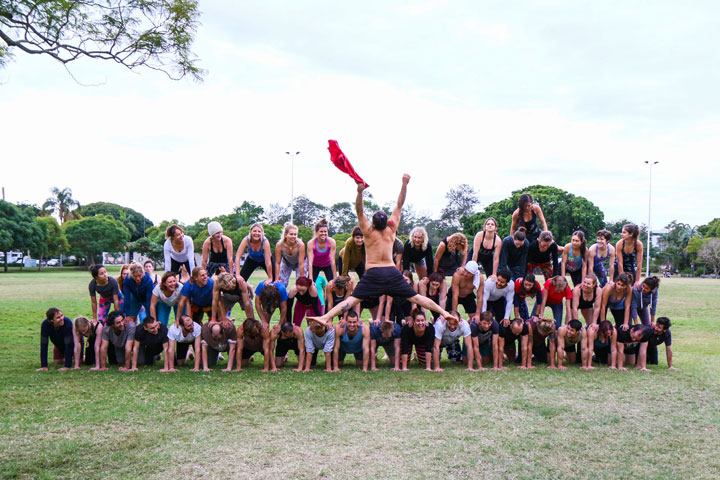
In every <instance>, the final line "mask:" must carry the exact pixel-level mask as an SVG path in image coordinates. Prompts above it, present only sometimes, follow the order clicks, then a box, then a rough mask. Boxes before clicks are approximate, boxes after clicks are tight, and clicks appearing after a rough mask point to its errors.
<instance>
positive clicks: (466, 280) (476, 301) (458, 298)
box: [445, 260, 485, 322]
mask: <svg viewBox="0 0 720 480" xmlns="http://www.w3.org/2000/svg"><path fill="white" fill-rule="evenodd" d="M484 286H485V281H484V280H483V278H482V275H480V268H479V267H478V264H477V262H473V261H472V260H470V261H469V262H467V263H466V264H465V266H464V267H460V268H458V269H457V270H455V273H454V274H453V276H452V284H451V285H450V290H448V297H447V303H446V304H445V309H449V310H450V311H451V312H457V309H458V304H459V305H462V306H463V308H465V315H467V316H468V317H470V321H471V322H472V321H477V319H478V318H479V315H480V311H481V310H480V309H481V308H482V303H483V288H484ZM475 290H477V296H475Z"/></svg>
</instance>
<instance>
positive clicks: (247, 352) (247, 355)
mask: <svg viewBox="0 0 720 480" xmlns="http://www.w3.org/2000/svg"><path fill="white" fill-rule="evenodd" d="M256 353H261V354H262V353H264V352H263V349H262V347H260V349H258V350H254V349H252V348H243V351H242V359H243V360H247V359H249V358H250V357H252V356H253V355H254V354H256Z"/></svg>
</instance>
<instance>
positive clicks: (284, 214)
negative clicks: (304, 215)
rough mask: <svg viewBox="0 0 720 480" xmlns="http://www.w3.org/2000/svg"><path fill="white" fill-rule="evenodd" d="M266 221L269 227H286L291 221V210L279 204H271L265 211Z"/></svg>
mask: <svg viewBox="0 0 720 480" xmlns="http://www.w3.org/2000/svg"><path fill="white" fill-rule="evenodd" d="M264 220H265V222H267V224H268V225H284V224H285V222H289V221H290V209H289V208H288V207H287V206H286V205H285V206H283V205H280V204H279V203H271V204H270V206H269V207H268V209H267V210H266V211H265V215H264Z"/></svg>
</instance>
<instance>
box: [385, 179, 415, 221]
mask: <svg viewBox="0 0 720 480" xmlns="http://www.w3.org/2000/svg"><path fill="white" fill-rule="evenodd" d="M409 181H410V175H408V174H407V173H406V174H405V175H403V178H402V188H401V189H400V195H398V199H397V205H395V210H393V212H392V215H391V216H390V221H391V222H393V223H392V227H393V229H394V230H397V227H398V225H400V215H401V214H402V207H403V205H404V204H405V195H407V184H408V182H409ZM388 224H390V222H388Z"/></svg>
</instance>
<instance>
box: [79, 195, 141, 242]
mask: <svg viewBox="0 0 720 480" xmlns="http://www.w3.org/2000/svg"><path fill="white" fill-rule="evenodd" d="M77 213H78V214H79V215H80V216H82V217H91V216H93V215H108V216H110V217H112V218H114V219H115V220H118V221H120V222H122V223H123V225H125V226H126V227H127V229H128V231H129V232H130V241H131V242H134V241H135V240H137V239H138V238H140V237H144V236H145V230H147V229H148V228H150V227H152V226H153V222H152V221H151V220H150V219H149V218H147V217H146V216H145V215H143V214H142V213H139V212H137V211H135V210H133V209H132V208H128V207H123V206H121V205H117V204H115V203H109V202H95V203H88V204H87V205H83V206H82V207H80V208H78V209H77ZM73 214H75V211H73Z"/></svg>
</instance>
